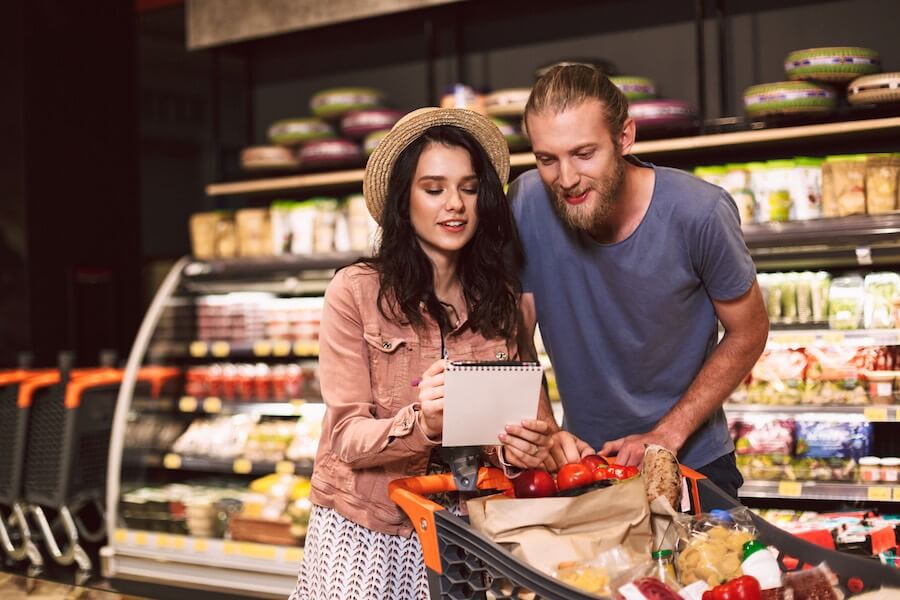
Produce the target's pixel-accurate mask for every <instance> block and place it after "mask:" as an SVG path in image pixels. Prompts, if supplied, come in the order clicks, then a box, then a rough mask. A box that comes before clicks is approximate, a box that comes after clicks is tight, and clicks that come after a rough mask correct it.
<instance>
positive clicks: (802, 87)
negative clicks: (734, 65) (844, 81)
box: [744, 81, 837, 117]
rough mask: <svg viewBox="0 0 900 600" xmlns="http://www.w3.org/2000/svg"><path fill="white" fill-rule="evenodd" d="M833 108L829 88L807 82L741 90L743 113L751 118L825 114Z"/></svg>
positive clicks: (770, 84) (835, 97) (768, 84)
mask: <svg viewBox="0 0 900 600" xmlns="http://www.w3.org/2000/svg"><path fill="white" fill-rule="evenodd" d="M836 107H837V93H836V92H835V91H834V90H833V89H832V88H830V87H828V86H827V85H822V84H818V83H812V82H809V81H777V82H775V83H762V84H760V85H754V86H750V87H748V88H747V89H746V90H744V110H746V111H747V114H748V115H750V116H751V117H764V116H767V115H780V114H781V115H784V114H792V115H802V114H818V113H827V112H831V111H833V110H834V109H835V108H836Z"/></svg>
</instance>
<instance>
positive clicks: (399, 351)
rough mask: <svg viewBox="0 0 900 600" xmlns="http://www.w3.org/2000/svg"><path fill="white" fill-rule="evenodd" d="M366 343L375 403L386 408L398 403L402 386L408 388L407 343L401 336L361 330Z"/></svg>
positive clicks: (408, 348)
mask: <svg viewBox="0 0 900 600" xmlns="http://www.w3.org/2000/svg"><path fill="white" fill-rule="evenodd" d="M363 337H364V338H365V340H366V343H367V344H368V345H369V376H370V378H371V383H372V395H373V396H374V398H375V402H376V404H378V405H379V406H382V407H385V408H391V407H395V406H398V405H399V404H400V401H401V398H400V396H401V394H400V393H399V392H400V391H401V390H403V389H405V388H403V387H401V386H402V384H403V382H405V383H406V388H408V387H409V385H410V383H409V354H410V346H409V344H408V343H407V341H406V340H405V339H404V338H402V337H391V336H383V335H381V334H380V333H369V332H364V333H363Z"/></svg>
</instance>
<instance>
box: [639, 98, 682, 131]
mask: <svg viewBox="0 0 900 600" xmlns="http://www.w3.org/2000/svg"><path fill="white" fill-rule="evenodd" d="M628 116H629V117H631V118H632V119H634V122H635V124H636V125H637V128H638V130H640V131H645V132H646V131H651V132H653V131H659V130H662V131H671V130H684V129H690V128H692V127H693V126H694V125H695V122H696V118H697V117H696V114H695V113H694V109H693V108H691V105H690V104H688V103H687V102H684V101H683V100H638V101H635V102H632V103H630V104H629V105H628Z"/></svg>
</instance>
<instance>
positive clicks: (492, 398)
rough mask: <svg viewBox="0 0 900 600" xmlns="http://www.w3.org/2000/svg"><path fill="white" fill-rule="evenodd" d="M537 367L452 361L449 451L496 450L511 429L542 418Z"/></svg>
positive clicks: (447, 398) (447, 390) (447, 399)
mask: <svg viewBox="0 0 900 600" xmlns="http://www.w3.org/2000/svg"><path fill="white" fill-rule="evenodd" d="M542 374H543V369H542V368H541V365H540V364H539V363H536V362H518V361H452V362H450V364H448V365H447V370H446V371H445V372H444V434H443V445H444V446H495V445H497V444H499V443H500V440H498V439H497V435H498V434H500V433H503V431H504V428H505V427H506V425H508V424H511V423H519V422H521V421H522V419H534V418H535V417H536V416H537V410H538V398H539V396H540V391H541V376H542Z"/></svg>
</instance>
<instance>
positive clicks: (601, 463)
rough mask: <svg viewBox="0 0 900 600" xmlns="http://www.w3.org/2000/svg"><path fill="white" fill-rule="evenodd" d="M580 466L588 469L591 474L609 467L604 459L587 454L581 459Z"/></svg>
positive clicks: (597, 455) (596, 455)
mask: <svg viewBox="0 0 900 600" xmlns="http://www.w3.org/2000/svg"><path fill="white" fill-rule="evenodd" d="M581 464H583V465H585V466H586V467H587V468H589V469H590V470H591V472H592V473H593V472H596V471H597V469H599V468H601V467H603V468H606V467H607V466H609V463H608V462H606V459H605V458H603V457H602V456H600V455H599V454H588V455H587V456H585V457H584V458H582V459H581Z"/></svg>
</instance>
